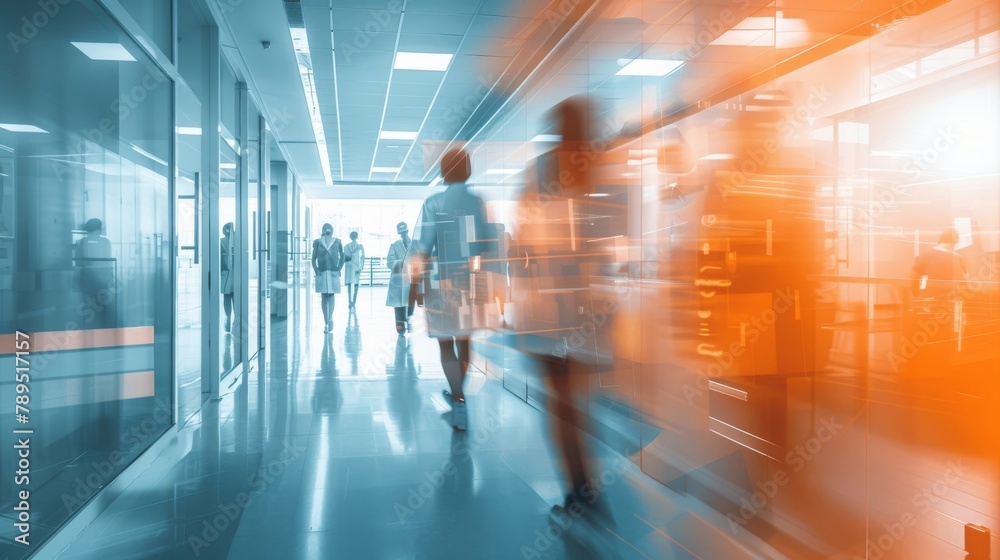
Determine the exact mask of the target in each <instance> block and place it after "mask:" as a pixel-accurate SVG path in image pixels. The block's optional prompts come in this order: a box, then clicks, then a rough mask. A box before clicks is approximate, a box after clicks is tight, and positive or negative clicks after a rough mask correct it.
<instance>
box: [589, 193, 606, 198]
mask: <svg viewBox="0 0 1000 560" xmlns="http://www.w3.org/2000/svg"><path fill="white" fill-rule="evenodd" d="M587 196H590V197H593V198H602V197H605V196H611V195H610V194H608V193H606V192H595V193H588V194H587Z"/></svg>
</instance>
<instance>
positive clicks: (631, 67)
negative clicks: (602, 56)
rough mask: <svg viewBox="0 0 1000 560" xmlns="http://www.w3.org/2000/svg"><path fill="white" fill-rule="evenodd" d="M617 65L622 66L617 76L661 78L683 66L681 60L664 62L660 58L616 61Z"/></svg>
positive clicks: (664, 60)
mask: <svg viewBox="0 0 1000 560" xmlns="http://www.w3.org/2000/svg"><path fill="white" fill-rule="evenodd" d="M618 64H619V65H621V66H623V68H622V69H621V70H619V71H618V72H617V74H616V75H618V76H656V77H662V76H666V75H667V74H669V73H671V72H673V71H674V70H677V68H678V67H680V65H682V64H684V61H681V60H666V59H662V58H636V59H634V60H628V59H625V58H622V59H618Z"/></svg>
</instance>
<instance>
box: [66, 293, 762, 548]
mask: <svg viewBox="0 0 1000 560" xmlns="http://www.w3.org/2000/svg"><path fill="white" fill-rule="evenodd" d="M303 297H304V298H305V299H304V301H305V302H308V303H309V304H310V306H309V307H307V308H306V309H303V310H302V311H301V312H299V313H297V314H295V315H294V316H293V317H292V318H290V319H288V320H287V321H275V322H273V324H272V330H271V339H270V348H269V349H268V353H267V358H266V360H267V363H266V364H265V366H264V367H261V368H256V369H255V370H253V371H251V372H250V373H249V374H246V375H241V376H233V378H234V379H230V378H227V380H229V381H232V382H234V383H233V385H232V386H230V385H229V384H228V383H224V388H223V390H224V392H225V394H224V396H223V398H222V399H221V400H219V401H217V402H209V403H206V405H205V406H204V407H203V409H202V411H201V412H200V413H198V414H196V415H194V416H193V417H192V419H191V420H190V421H189V422H188V423H187V424H186V425H185V426H183V428H182V429H181V430H180V431H179V435H178V436H177V438H176V440H175V441H173V442H171V444H170V445H169V446H168V447H167V448H166V449H165V450H164V451H163V452H162V454H161V455H160V456H159V457H158V458H157V459H156V460H155V461H154V462H153V466H151V467H150V468H149V469H148V470H147V471H146V472H144V473H143V474H142V475H140V477H139V478H138V480H137V481H136V482H135V483H133V484H132V485H131V486H130V487H129V488H128V489H127V490H126V491H125V493H124V494H123V495H122V496H121V497H120V498H119V499H118V500H116V501H115V502H114V503H113V504H112V505H111V506H110V507H109V508H108V509H107V510H106V511H104V513H102V514H101V515H100V517H99V518H98V519H97V520H96V521H95V522H94V523H93V524H91V525H90V526H89V527H88V528H87V529H86V530H85V531H84V532H83V533H82V534H81V535H80V536H79V537H78V538H77V539H76V540H75V541H74V542H73V543H72V544H71V545H70V547H69V549H68V550H67V551H66V552H65V553H64V555H63V556H62V557H63V558H72V559H83V558H95V559H96V558H101V559H104V558H115V559H129V558H136V559H138V558H143V559H145V558H163V559H177V558H211V559H215V558H220V559H221V558H233V559H257V558H261V559H270V558H283V559H291V558H309V559H321V558H393V559H398V558H435V559H448V558H463V559H464V558H587V557H608V553H607V551H605V552H604V553H601V554H600V555H588V554H587V553H585V552H584V551H582V550H580V549H579V547H578V545H577V544H574V543H575V542H576V540H575V537H574V538H569V537H568V536H566V535H576V529H574V527H572V524H570V525H569V526H568V529H567V530H566V531H564V530H563V529H562V528H560V527H558V526H555V525H552V524H550V521H549V512H550V508H551V506H552V505H553V504H556V503H558V502H560V501H561V494H562V488H563V484H562V482H561V481H560V478H559V475H558V474H557V472H556V468H555V466H554V465H555V462H554V461H553V457H552V450H551V446H550V444H549V443H548V437H547V434H548V424H547V421H546V419H545V416H544V415H543V414H542V413H541V412H539V411H538V410H536V409H534V408H531V407H529V406H528V405H527V404H525V403H524V402H523V401H521V400H520V399H518V398H516V397H514V396H513V395H512V394H511V393H509V392H507V391H505V390H504V389H503V387H502V384H501V383H500V382H499V381H498V380H495V379H489V380H487V379H486V378H485V376H483V375H482V374H481V373H480V374H478V375H474V377H473V378H472V379H470V382H469V398H468V401H469V410H470V430H469V432H467V433H466V434H460V433H456V432H454V431H453V430H452V429H451V427H450V425H449V424H448V422H447V420H448V410H449V408H448V406H447V404H446V403H445V402H444V400H443V399H442V397H441V395H440V391H441V389H442V388H444V387H445V381H444V376H443V374H442V372H441V368H440V365H439V363H438V357H437V345H436V344H435V343H434V341H433V340H430V339H428V338H427V337H426V336H424V335H423V334H422V332H423V330H422V325H421V317H420V312H419V311H418V314H417V316H415V318H414V319H415V326H414V332H413V333H411V334H410V335H409V336H407V337H397V336H396V334H395V332H394V326H393V324H394V323H393V315H392V309H390V308H386V307H383V306H382V305H380V304H381V302H382V301H384V299H383V298H384V289H382V290H378V289H375V290H372V291H368V292H362V294H361V295H360V296H359V300H358V309H357V310H356V311H355V312H351V313H349V312H348V309H347V306H346V305H345V304H346V299H344V298H342V297H341V298H338V301H337V309H336V312H335V319H334V331H333V333H332V334H330V335H324V333H323V324H322V319H321V316H320V313H319V304H318V300H317V301H313V299H314V298H313V297H312V294H309V295H308V296H306V295H305V294H303ZM313 304H315V305H313ZM598 447H599V448H601V447H600V446H598ZM601 449H603V451H599V452H598V453H597V455H599V456H598V457H597V458H596V460H597V461H598V462H599V464H600V468H595V470H594V471H593V472H594V473H595V475H596V476H598V477H599V478H600V479H601V480H600V481H599V482H598V484H600V485H601V486H600V488H602V491H603V494H604V495H605V496H608V497H609V498H610V499H611V502H612V504H613V509H614V515H615V518H616V522H617V527H616V528H615V530H614V531H613V532H611V531H608V533H607V534H606V535H604V537H606V540H607V542H609V543H611V545H610V546H612V547H614V548H615V550H617V553H618V554H619V555H620V556H621V557H622V558H665V559H693V558H698V557H701V558H708V557H712V556H711V555H709V556H705V555H704V554H702V553H698V552H696V550H695V549H697V548H699V547H702V550H705V548H704V547H705V546H709V547H713V546H715V545H713V544H712V541H716V542H718V541H728V540H729V539H725V538H720V537H722V536H723V535H722V534H721V533H719V532H718V530H717V529H712V528H711V527H710V526H709V525H708V524H707V523H706V519H708V520H709V521H711V522H712V523H722V522H721V521H720V520H718V519H714V518H712V517H711V516H712V515H713V514H712V512H710V511H706V510H705V509H704V508H703V507H700V508H699V506H697V505H696V504H691V503H686V502H684V499H683V498H682V497H680V496H678V495H676V494H672V493H671V492H670V491H669V490H667V489H666V488H665V487H663V486H661V485H660V484H659V483H656V482H654V481H652V480H651V479H650V478H649V477H647V476H645V475H643V474H642V473H640V472H639V470H638V468H637V467H636V466H635V465H634V464H633V463H631V462H629V461H628V460H627V458H623V457H621V456H619V455H616V454H615V453H613V452H611V451H609V450H608V449H607V448H601ZM720 526H721V525H720ZM564 532H565V533H566V535H564V534H563V533H564ZM577 536H579V535H577ZM695 541H697V542H695ZM716 550H720V549H718V548H716ZM725 550H726V554H727V556H726V558H727V559H737V558H744V557H745V558H751V557H754V558H761V557H765V556H762V555H761V554H762V553H761V552H760V551H759V550H758V551H756V552H755V553H750V552H749V551H747V550H743V549H741V548H740V547H739V546H738V545H735V544H733V545H732V546H730V545H727V546H726V547H725ZM766 557H774V558H777V557H778V556H773V555H771V554H768V555H767V556H766Z"/></svg>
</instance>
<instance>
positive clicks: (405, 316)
mask: <svg viewBox="0 0 1000 560" xmlns="http://www.w3.org/2000/svg"><path fill="white" fill-rule="evenodd" d="M393 309H394V310H395V311H396V332H402V331H405V330H406V322H407V321H408V320H409V318H410V317H412V316H413V304H410V305H409V306H408V307H393Z"/></svg>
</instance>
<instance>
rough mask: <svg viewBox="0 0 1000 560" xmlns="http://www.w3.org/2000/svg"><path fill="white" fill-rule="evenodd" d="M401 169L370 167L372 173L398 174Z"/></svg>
mask: <svg viewBox="0 0 1000 560" xmlns="http://www.w3.org/2000/svg"><path fill="white" fill-rule="evenodd" d="M402 169H403V168H402V167H372V173H399V172H400V171H401V170H402Z"/></svg>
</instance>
